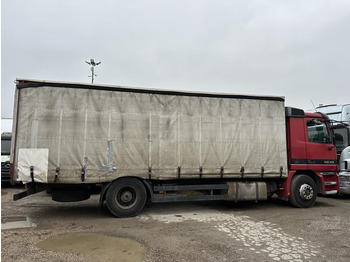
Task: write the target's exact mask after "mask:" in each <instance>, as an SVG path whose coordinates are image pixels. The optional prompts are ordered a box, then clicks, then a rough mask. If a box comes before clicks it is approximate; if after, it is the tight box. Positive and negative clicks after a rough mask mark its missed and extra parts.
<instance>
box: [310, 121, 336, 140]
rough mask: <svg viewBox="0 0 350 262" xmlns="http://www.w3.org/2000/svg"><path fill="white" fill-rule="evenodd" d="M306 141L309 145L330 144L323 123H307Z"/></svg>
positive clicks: (325, 126)
mask: <svg viewBox="0 0 350 262" xmlns="http://www.w3.org/2000/svg"><path fill="white" fill-rule="evenodd" d="M307 133H308V139H309V142H311V143H320V144H330V143H331V139H330V135H329V133H328V129H327V125H326V123H325V122H320V121H318V120H312V121H307Z"/></svg>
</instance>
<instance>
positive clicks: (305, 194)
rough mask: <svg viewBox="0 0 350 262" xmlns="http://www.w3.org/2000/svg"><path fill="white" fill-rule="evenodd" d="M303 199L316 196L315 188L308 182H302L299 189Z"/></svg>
mask: <svg viewBox="0 0 350 262" xmlns="http://www.w3.org/2000/svg"><path fill="white" fill-rule="evenodd" d="M299 194H300V197H301V199H303V200H310V199H311V198H312V197H313V196H314V190H313V189H312V187H311V186H310V185H308V184H302V185H301V187H300V189H299Z"/></svg>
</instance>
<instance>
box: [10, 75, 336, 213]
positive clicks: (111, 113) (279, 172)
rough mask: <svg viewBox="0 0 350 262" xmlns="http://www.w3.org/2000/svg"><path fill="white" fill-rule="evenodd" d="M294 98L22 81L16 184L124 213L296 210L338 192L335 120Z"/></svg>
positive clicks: (17, 106) (15, 132)
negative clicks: (246, 204)
mask: <svg viewBox="0 0 350 262" xmlns="http://www.w3.org/2000/svg"><path fill="white" fill-rule="evenodd" d="M284 101H285V99H284V97H280V96H261V95H260V96H259V95H242V94H223V93H211V92H193V91H192V92H189V91H178V90H162V89H151V88H136V87H126V86H116V85H114V86H112V85H97V84H85V83H74V82H58V81H45V80H30V79H17V80H16V91H15V105H14V113H13V119H14V121H13V132H12V134H13V135H12V145H11V150H12V154H11V168H12V169H11V170H12V180H13V181H22V182H23V183H24V184H25V185H26V188H27V189H26V191H23V192H21V193H18V194H16V195H14V200H19V199H21V198H23V197H26V196H28V195H31V194H34V193H37V192H41V191H43V190H49V191H50V192H51V193H52V199H53V200H55V201H61V202H70V201H81V200H85V199H88V198H89V197H90V196H91V195H92V194H99V195H100V200H99V205H100V206H102V207H104V204H105V205H106V206H107V208H108V210H109V211H110V213H111V214H112V215H114V216H116V217H130V216H135V215H137V214H139V212H141V211H142V209H143V207H144V206H145V203H146V202H151V203H162V202H163V203H164V202H177V201H209V200H226V201H233V202H237V201H260V200H266V199H268V198H269V197H271V196H272V195H274V194H276V195H277V196H278V197H279V198H281V199H283V200H286V201H289V202H290V203H291V204H292V205H293V206H295V207H299V208H307V207H311V206H313V205H314V203H315V201H316V197H317V195H318V194H324V195H328V194H336V193H337V192H338V190H339V176H338V172H337V171H338V166H337V159H336V149H335V145H334V139H333V136H332V130H331V125H330V124H329V118H328V117H327V116H326V115H325V114H321V113H305V112H304V111H303V110H301V109H297V108H292V107H285V103H284Z"/></svg>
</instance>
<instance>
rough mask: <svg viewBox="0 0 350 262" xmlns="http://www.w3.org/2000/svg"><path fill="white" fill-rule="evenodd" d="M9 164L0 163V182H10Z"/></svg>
mask: <svg viewBox="0 0 350 262" xmlns="http://www.w3.org/2000/svg"><path fill="white" fill-rule="evenodd" d="M10 180H11V178H10V162H8V161H7V162H1V182H10Z"/></svg>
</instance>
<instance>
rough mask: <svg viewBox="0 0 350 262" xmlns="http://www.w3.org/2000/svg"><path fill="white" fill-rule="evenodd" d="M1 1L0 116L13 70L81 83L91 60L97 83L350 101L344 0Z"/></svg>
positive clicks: (9, 104) (302, 101) (348, 9)
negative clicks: (94, 62)
mask: <svg viewBox="0 0 350 262" xmlns="http://www.w3.org/2000/svg"><path fill="white" fill-rule="evenodd" d="M1 4H2V6H1V117H2V118H11V117H12V112H13V100H14V90H15V84H14V81H15V79H16V78H29V79H39V80H58V81H73V82H86V83H89V82H91V78H89V77H88V75H89V74H90V73H91V72H90V67H89V65H87V64H86V63H85V61H86V60H89V59H90V58H94V59H95V61H101V64H100V65H98V66H97V67H96V69H95V73H96V74H97V76H96V78H95V83H98V84H109V85H125V86H135V87H152V88H161V89H177V90H189V91H203V92H224V93H235V94H261V95H277V96H285V98H286V105H288V106H293V107H298V108H301V109H311V108H313V104H314V105H315V106H318V105H319V104H333V103H337V104H345V103H350V88H349V78H350V52H349V47H350V33H349V28H350V1H348V0H337V1H334V0H285V1H280V0H265V1H264V0H255V1H254V0H250V1H247V0H220V1H213V0H191V1H186V0H177V1H163V0H147V1H146V0H135V1H119V0H100V1H91V0H50V1H47V0H31V1H24V0H2V1H1ZM2 122H4V121H2ZM7 122H8V121H7ZM3 125H4V124H3ZM2 131H7V130H4V129H3V128H2Z"/></svg>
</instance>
